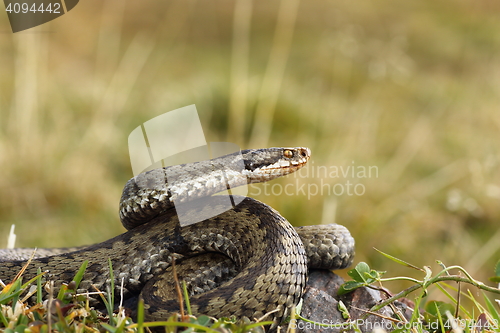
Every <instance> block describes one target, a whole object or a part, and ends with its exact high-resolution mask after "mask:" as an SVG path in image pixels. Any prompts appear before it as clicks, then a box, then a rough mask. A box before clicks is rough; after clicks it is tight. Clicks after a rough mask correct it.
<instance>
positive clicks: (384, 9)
mask: <svg viewBox="0 0 500 333" xmlns="http://www.w3.org/2000/svg"><path fill="white" fill-rule="evenodd" d="M294 6H296V3H295V2H286V3H285V2H283V4H281V5H280V4H279V3H277V2H276V3H260V2H258V3H256V2H252V3H249V2H248V1H245V0H239V1H237V6H235V7H233V6H232V2H229V1H218V2H215V3H213V2H194V1H185V0H182V1H178V0H176V1H171V2H168V4H165V3H163V2H152V1H151V2H128V3H126V2H123V1H118V0H110V1H107V2H105V3H103V2H99V1H94V0H87V1H85V2H81V3H79V4H78V6H77V7H76V8H75V9H74V10H73V11H71V12H70V13H69V14H67V15H64V16H63V17H61V18H59V19H57V20H55V21H53V22H51V23H49V24H47V25H44V26H41V27H38V28H35V29H32V30H29V31H27V32H24V33H18V34H15V35H11V34H9V33H3V34H2V37H1V38H0V49H1V51H0V59H1V61H0V73H2V75H0V88H1V89H0V170H2V173H3V177H1V178H0V235H6V234H7V233H8V230H9V228H10V225H11V224H12V223H15V224H16V226H17V230H16V231H17V232H16V233H17V234H18V235H19V240H18V245H19V246H39V247H44V246H68V245H81V244H88V243H93V242H97V241H102V240H104V239H107V238H109V237H111V236H114V235H116V234H117V233H119V232H121V230H123V229H122V228H121V226H120V225H119V222H118V218H117V206H118V201H119V197H120V191H121V188H122V186H123V184H124V183H125V181H126V180H127V179H128V178H129V177H130V176H131V171H130V167H129V162H128V154H127V147H126V144H127V136H128V133H129V132H130V131H131V130H132V129H133V128H135V127H136V126H138V125H139V124H140V123H142V122H143V121H146V120H148V119H150V118H152V117H154V116H156V115H159V114H161V113H163V112H167V111H170V110H174V109H176V108H179V107H182V106H185V105H189V104H196V105H197V108H198V111H199V113H200V117H201V119H202V122H203V125H204V128H205V131H206V132H205V134H206V136H207V140H208V141H231V142H234V143H237V144H239V145H240V146H241V147H243V148H250V147H252V146H253V145H259V146H299V145H300V146H308V147H310V148H311V149H312V151H313V157H314V158H313V161H312V163H311V165H310V166H309V169H310V170H312V169H315V168H316V169H318V167H319V166H328V167H330V166H339V167H340V166H344V167H345V166H350V165H353V163H352V162H353V161H354V165H356V166H365V167H368V166H376V167H377V168H378V171H379V173H378V177H376V178H375V177H372V178H357V177H354V179H345V178H343V177H339V178H334V177H323V182H324V183H327V184H329V185H330V186H333V185H334V184H336V183H339V184H345V182H346V181H347V180H350V181H351V182H359V183H361V184H363V185H364V187H365V189H366V192H365V193H364V195H361V196H356V195H353V196H349V195H345V194H344V195H340V196H335V195H333V196H327V195H319V194H317V195H311V197H310V199H308V198H307V195H305V196H304V195H303V194H301V193H297V194H296V195H295V194H294V195H291V196H285V195H281V196H277V195H270V196H266V195H260V196H259V198H260V199H262V200H263V201H264V202H266V203H269V204H270V205H272V206H273V207H274V208H276V209H278V210H279V211H280V212H281V213H282V214H283V215H284V216H285V217H287V218H288V219H289V220H290V221H291V222H292V223H293V224H295V225H300V224H316V223H319V222H320V221H325V222H328V221H333V220H334V221H336V222H338V223H342V224H344V225H346V226H348V227H349V228H350V229H351V231H352V233H353V235H354V237H355V238H356V239H357V260H358V261H361V260H363V261H367V262H369V263H370V264H371V266H373V267H374V268H376V269H378V270H389V271H390V272H391V273H392V272H393V273H394V274H395V275H396V274H398V273H399V272H398V271H397V270H398V269H399V268H398V267H392V265H391V263H388V262H387V261H385V260H384V259H383V258H381V257H380V255H378V254H377V253H376V252H375V251H373V250H372V247H374V246H375V247H377V248H379V249H381V250H383V251H384V252H387V253H390V254H393V255H395V256H398V257H400V258H402V259H405V260H407V261H410V262H412V263H414V264H416V265H420V266H421V265H424V264H433V262H434V260H435V259H441V260H443V261H445V262H447V263H449V264H456V265H461V266H463V267H465V268H466V269H467V270H468V271H469V272H470V273H471V274H474V275H475V276H476V277H477V278H479V279H480V280H485V279H486V277H488V276H489V275H491V273H492V268H493V265H494V263H495V262H496V261H497V260H498V258H499V257H500V249H499V247H500V245H499V244H500V241H499V239H500V233H499V232H498V231H497V230H498V221H499V220H500V210H499V208H498V207H499V201H500V186H499V184H500V175H499V172H498V170H499V166H500V152H499V150H500V148H499V144H498V142H499V140H498V139H499V134H498V133H500V113H499V112H498V106H499V97H498V96H500V88H499V87H500V86H499V85H498V82H497V81H498V73H499V72H500V60H499V59H500V58H498V57H497V53H498V51H497V50H498V49H499V48H500V34H499V31H500V23H499V22H498V20H497V17H498V14H499V12H500V5H498V4H497V3H495V2H487V1H481V2H473V1H472V0H471V1H460V2H456V1H453V2H452V1H444V2H439V3H436V2H434V1H430V0H429V1H410V2H404V3H401V2H399V1H394V0H391V1H389V0H387V1H382V2H379V3H377V5H376V6H375V5H374V3H372V2H369V1H361V2H360V3H356V4H353V3H351V2H347V1H337V2H327V3H325V2H323V1H307V2H301V3H300V5H298V7H294ZM248 8H250V9H251V10H252V12H251V14H248ZM233 15H236V17H235V16H233ZM0 27H1V29H2V31H3V32H5V31H8V30H9V26H8V21H7V19H6V15H3V16H2V15H0ZM233 34H234V35H235V36H237V38H236V37H234V38H233ZM296 179H297V178H294V177H293V176H292V177H289V178H288V179H285V180H282V181H281V184H284V183H285V182H292V183H294V184H295V182H296ZM297 181H298V185H299V186H300V184H306V186H307V184H317V185H320V184H321V179H320V178H318V177H313V176H312V175H311V174H309V177H303V178H300V179H298V180H297ZM260 188H261V189H264V187H260ZM310 194H311V193H310ZM68 230H71V231H72V232H71V233H68ZM68 234H71V235H72V236H71V237H68ZM3 238H4V241H5V240H6V237H3ZM0 245H1V244H0ZM387 265H391V266H387ZM405 273H406V274H408V273H407V272H405Z"/></svg>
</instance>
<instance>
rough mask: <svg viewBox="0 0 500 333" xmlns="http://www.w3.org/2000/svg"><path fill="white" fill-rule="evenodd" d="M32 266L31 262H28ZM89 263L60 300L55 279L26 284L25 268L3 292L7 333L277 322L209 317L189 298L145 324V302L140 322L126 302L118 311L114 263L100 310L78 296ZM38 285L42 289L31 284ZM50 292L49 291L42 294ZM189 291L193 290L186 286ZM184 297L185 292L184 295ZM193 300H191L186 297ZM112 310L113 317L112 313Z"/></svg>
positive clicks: (1, 319)
mask: <svg viewBox="0 0 500 333" xmlns="http://www.w3.org/2000/svg"><path fill="white" fill-rule="evenodd" d="M27 265H29V262H28V263H27ZM86 266H87V262H85V263H84V264H83V265H82V266H81V267H80V269H79V271H78V272H77V273H76V274H75V277H74V279H73V281H72V282H71V283H69V284H63V285H62V287H61V288H60V289H59V292H58V295H57V297H55V298H54V296H53V292H54V283H53V281H48V282H46V281H43V282H42V278H43V274H39V275H38V276H36V277H35V278H33V279H31V280H29V281H28V282H26V283H23V282H22V277H23V271H24V269H23V270H21V271H20V273H19V274H18V276H17V277H16V278H15V279H14V281H11V282H10V283H8V284H7V285H5V286H4V287H3V288H2V290H1V291H0V331H2V332H6V333H25V332H34V333H38V332H64V333H79V332H103V331H104V332H110V333H121V332H139V333H142V332H145V331H149V328H155V327H156V328H158V327H162V328H164V330H165V332H169V333H170V332H185V333H189V332H207V333H215V332H220V331H221V330H224V331H229V332H235V333H243V332H251V333H258V332H264V328H263V327H264V326H265V325H270V324H272V321H262V320H261V321H256V322H250V321H248V320H246V321H245V320H238V319H236V318H218V319H217V318H212V317H208V316H204V315H201V316H198V317H195V316H193V315H191V309H190V308H189V302H187V311H188V313H189V315H185V314H184V312H183V311H181V312H180V314H173V315H172V316H171V317H169V318H167V319H166V320H165V321H157V322H145V321H144V303H143V301H142V300H139V303H138V308H137V319H136V321H135V322H134V321H133V320H132V319H131V318H130V317H129V316H127V315H126V311H125V309H124V308H123V307H122V306H121V304H120V306H119V307H118V309H117V311H114V305H115V301H116V299H115V294H114V277H113V269H112V267H111V262H110V280H111V283H110V285H109V286H108V290H107V292H106V293H102V292H99V295H100V296H101V298H102V300H103V303H104V305H105V307H106V312H104V313H103V312H101V311H98V310H95V309H94V308H92V307H90V306H89V301H88V296H87V295H86V294H77V292H76V290H77V289H78V285H79V283H80V281H81V279H82V277H83V274H84V272H85V269H86ZM33 283H36V289H35V290H34V291H32V289H31V288H30V287H31V286H32V284H33ZM42 285H44V286H45V288H44V290H47V288H46V287H47V286H48V290H49V292H48V293H43V292H42V290H43V289H42ZM184 292H185V294H187V289H186V288H185V287H184ZM33 294H35V297H36V299H37V302H36V304H34V305H30V304H28V301H27V300H28V297H29V296H30V295H31V296H33ZM180 297H181V298H182V296H180ZM186 300H187V298H186ZM109 314H111V315H109Z"/></svg>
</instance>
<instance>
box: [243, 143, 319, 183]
mask: <svg viewBox="0 0 500 333" xmlns="http://www.w3.org/2000/svg"><path fill="white" fill-rule="evenodd" d="M241 154H242V156H243V161H244V164H245V170H243V172H244V173H245V174H246V176H247V180H248V183H259V182H263V181H268V180H271V179H274V178H277V177H281V176H284V175H288V174H290V173H292V172H295V171H297V170H299V169H300V168H302V167H303V166H304V165H305V164H306V163H307V161H309V158H310V157H311V150H310V149H309V148H305V147H295V148H266V149H249V150H243V151H242V152H241Z"/></svg>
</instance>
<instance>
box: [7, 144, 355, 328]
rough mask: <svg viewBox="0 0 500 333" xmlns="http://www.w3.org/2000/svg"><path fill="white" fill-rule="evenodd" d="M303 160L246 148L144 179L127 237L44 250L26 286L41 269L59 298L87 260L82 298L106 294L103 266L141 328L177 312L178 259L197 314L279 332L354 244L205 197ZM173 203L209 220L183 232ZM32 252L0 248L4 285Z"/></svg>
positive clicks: (132, 193) (132, 183)
mask: <svg viewBox="0 0 500 333" xmlns="http://www.w3.org/2000/svg"><path fill="white" fill-rule="evenodd" d="M309 157H310V150H309V149H307V148H301V147H299V148H267V149H250V150H243V151H241V153H240V152H238V153H234V154H229V155H225V156H222V157H218V158H216V159H212V160H208V161H202V162H195V163H189V164H183V165H176V166H170V167H166V168H160V169H155V170H151V171H147V172H144V173H142V174H140V175H138V176H137V177H134V178H132V179H130V180H129V181H128V182H127V184H126V186H125V188H124V190H123V194H122V198H121V201H120V218H121V220H122V223H123V225H124V226H125V227H126V228H127V229H129V230H128V231H127V232H125V233H123V234H121V235H119V236H117V237H114V238H112V239H109V240H107V241H104V242H102V243H98V244H94V245H91V246H88V247H84V248H78V249H76V250H74V251H71V252H66V251H68V250H65V249H40V250H38V251H37V252H36V253H35V257H34V259H33V260H32V261H31V263H30V264H29V265H28V267H27V269H26V271H25V272H24V275H23V277H24V281H27V279H28V278H31V277H33V276H35V275H36V272H37V269H38V268H40V269H41V270H42V271H44V272H46V274H45V275H44V279H45V280H46V281H49V280H52V281H54V282H55V287H56V290H57V289H58V288H59V287H60V286H61V284H62V283H69V282H70V281H71V280H72V278H73V277H74V275H75V273H76V272H77V271H78V269H79V268H80V266H81V265H82V263H83V262H84V261H86V260H87V261H88V266H87V269H86V271H85V274H84V277H83V280H82V281H81V283H80V285H79V287H78V292H79V293H84V292H87V291H95V288H97V289H99V290H101V291H104V290H106V286H107V285H108V284H109V283H110V280H109V279H110V274H109V273H110V272H109V265H108V259H109V260H111V263H112V267H113V273H114V277H115V284H114V285H115V286H116V288H117V290H116V292H115V294H117V295H119V293H117V292H119V291H120V290H119V287H120V285H121V283H122V281H123V289H122V292H123V295H124V296H123V297H124V300H125V303H124V304H128V305H129V306H130V307H131V308H132V307H133V306H134V305H135V304H136V302H137V300H138V299H139V297H140V298H142V299H144V304H145V312H146V319H147V320H164V319H166V318H167V317H168V316H169V315H170V314H172V313H173V312H177V311H179V304H178V301H177V296H176V293H175V288H174V278H173V272H172V262H173V261H174V262H175V268H176V271H177V274H178V276H179V278H180V279H183V280H185V281H186V283H187V285H188V290H189V292H190V303H191V308H192V309H193V312H194V313H199V314H207V315H211V316H217V317H220V316H236V317H247V318H250V319H254V318H260V317H262V316H263V315H265V314H266V313H268V312H271V311H274V312H273V313H272V314H271V315H270V318H271V319H273V320H274V322H275V324H273V327H275V326H276V325H277V324H279V323H280V321H281V320H282V319H283V318H285V317H286V316H287V315H288V314H289V311H290V309H291V308H292V306H294V305H296V304H297V303H298V302H299V301H300V298H301V297H302V293H303V290H304V287H305V283H306V280H307V269H308V268H324V269H339V268H344V267H347V266H348V265H350V264H351V262H352V259H353V256H354V240H353V238H352V237H351V235H350V234H349V231H348V230H347V229H346V228H345V227H343V226H340V225H337V224H331V225H321V226H307V227H301V228H294V227H292V226H291V225H290V223H289V222H288V221H287V220H286V219H285V218H284V217H282V216H281V215H280V214H279V213H278V212H277V211H275V210H274V209H273V208H271V207H269V206H268V205H266V204H264V203H262V202H260V201H257V200H255V199H252V198H248V197H238V196H232V197H231V200H236V201H241V202H240V203H239V204H237V205H235V206H233V207H232V208H231V209H229V210H226V211H224V212H223V213H220V214H219V213H218V212H219V211H218V210H217V209H218V208H219V206H221V205H224V200H225V197H224V196H220V195H216V196H211V195H212V194H214V193H218V192H220V191H222V190H225V189H227V188H228V186H229V187H231V188H234V187H235V186H239V185H244V184H248V183H256V182H263V181H267V180H270V179H274V178H277V177H279V176H282V175H286V174H289V173H291V172H294V171H296V170H298V169H300V168H301V167H303V166H304V165H305V164H306V163H307V161H308V160H309ZM221 168H222V169H223V170H224V173H223V175H222V176H221V173H220V172H218V171H220V170H221ZM172 175H175V177H172ZM167 176H168V181H167ZM198 198H203V200H199V199H198ZM174 200H175V205H176V206H175V207H174V204H173V202H174ZM236 201H235V202H236ZM178 204H180V205H187V212H188V214H193V215H194V216H197V215H199V214H201V213H203V214H208V216H213V217H210V218H207V219H205V220H203V221H202V222H199V223H197V224H192V225H189V226H185V227H181V226H180V224H179V220H178V217H177V214H176V209H174V208H179V207H181V206H177V205H178ZM203 216H207V215H203ZM31 252H32V249H11V250H7V249H6V250H0V279H1V280H2V281H3V282H4V283H8V282H11V281H12V279H14V277H15V275H16V274H17V273H18V271H19V270H20V269H21V268H22V267H23V266H24V265H25V264H26V259H27V258H28V257H29V256H30V255H31ZM99 302H100V300H99V298H98V297H96V298H95V299H92V304H93V305H94V306H96V307H101V308H102V304H100V303H99ZM268 319H269V317H268Z"/></svg>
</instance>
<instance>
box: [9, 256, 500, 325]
mask: <svg viewBox="0 0 500 333" xmlns="http://www.w3.org/2000/svg"><path fill="white" fill-rule="evenodd" d="M382 254H383V255H384V256H385V257H386V258H389V259H391V260H392V261H394V262H396V263H398V264H400V265H401V266H403V267H406V268H410V269H414V270H416V271H417V273H418V274H419V275H421V276H420V277H419V278H415V277H408V276H402V277H390V278H383V276H384V275H386V272H381V271H377V270H374V269H372V268H370V266H369V265H368V264H366V263H364V262H361V263H358V264H357V265H356V267H355V268H353V269H351V270H350V271H349V272H348V275H349V276H350V277H351V278H352V280H350V281H347V282H345V283H344V284H343V285H342V286H341V288H340V290H339V295H344V294H347V293H349V292H351V291H353V290H355V289H357V288H360V287H368V288H373V289H376V290H380V291H381V292H383V293H385V294H386V297H385V299H384V300H383V301H381V302H378V303H377V304H376V305H375V306H373V307H372V308H371V309H370V310H369V311H367V313H366V315H369V314H375V315H377V316H382V315H379V314H377V313H376V312H377V311H378V310H380V309H381V308H383V307H385V306H392V305H393V302H395V301H397V300H400V299H401V298H406V299H408V300H410V302H412V301H413V303H412V304H413V306H411V305H409V309H408V310H409V313H410V314H411V316H410V318H408V317H406V316H405V315H403V314H402V313H401V312H400V311H394V313H395V315H394V317H392V318H389V317H385V316H382V317H383V318H385V319H386V320H390V321H391V323H392V325H393V327H392V329H390V331H397V332H449V331H450V330H452V331H453V332H455V333H458V332H466V333H468V332H477V331H485V332H500V313H499V311H500V306H499V303H498V299H495V300H494V301H492V300H491V298H492V297H493V298H495V297H498V295H500V289H499V288H498V287H492V286H489V285H487V284H485V283H483V282H481V281H477V280H475V279H474V278H473V277H472V276H471V275H470V274H469V273H468V272H467V271H466V270H465V269H464V268H462V267H460V266H450V267H446V266H445V265H444V264H442V263H439V264H440V266H441V267H442V269H441V270H440V271H439V272H438V273H434V272H433V271H432V270H431V269H430V268H429V267H428V266H425V267H423V268H419V267H417V266H415V265H413V264H410V263H407V262H405V261H403V260H401V259H398V258H395V257H393V256H391V255H388V254H385V253H382ZM27 265H29V262H28V263H27ZM110 265H111V263H110ZM85 269H86V263H84V264H83V265H82V267H81V268H80V270H79V271H78V272H77V273H76V275H75V277H74V279H73V281H72V282H71V283H69V284H67V285H66V284H64V285H63V286H62V288H60V290H59V292H58V295H57V297H56V298H54V297H53V292H54V283H53V282H51V281H48V282H45V281H44V282H42V278H43V274H39V275H38V276H36V277H34V278H32V279H31V280H30V281H28V282H26V283H23V282H22V278H23V270H24V269H23V270H21V272H20V273H19V274H18V276H17V277H16V278H15V279H14V281H11V282H10V283H8V284H7V285H6V286H4V287H3V290H1V292H0V330H2V331H5V332H7V333H14V332H19V333H21V332H51V331H54V332H64V333H73V332H102V331H106V332H113V333H121V332H144V331H145V330H146V331H147V330H148V329H149V328H158V327H162V328H164V329H165V332H185V333H189V332H208V333H212V332H220V331H221V330H223V331H227V332H234V333H244V332H253V333H256V332H264V326H265V325H270V324H272V321H262V320H259V321H257V322H249V321H243V320H237V319H236V318H212V317H208V316H204V315H199V316H197V317H196V316H193V315H192V314H191V309H190V305H189V298H188V297H187V289H186V287H185V284H184V288H183V289H184V297H183V296H181V292H180V290H179V292H178V294H179V298H180V302H179V303H180V304H183V302H182V299H183V298H184V300H185V301H186V310H187V313H188V314H184V311H180V314H174V315H172V316H171V317H169V318H168V319H167V320H165V321H158V322H145V321H144V303H143V302H142V300H139V304H138V308H137V318H136V321H135V322H134V321H133V320H132V319H131V318H130V317H128V316H127V315H126V311H125V309H124V308H123V307H122V306H121V303H120V306H119V307H118V309H117V310H116V311H114V310H113V309H114V305H115V304H116V299H115V293H114V282H113V281H114V277H113V273H112V272H113V269H112V267H110V279H111V281H112V282H111V284H110V285H109V286H108V288H107V289H108V290H107V292H106V293H105V295H104V294H103V293H101V294H100V296H101V298H102V300H103V303H104V305H105V307H106V310H107V311H106V313H102V312H100V311H96V310H94V309H93V308H91V307H89V302H88V298H87V297H88V296H86V294H77V293H76V290H77V289H78V284H79V282H80V281H81V279H82V277H83V274H84V272H85ZM491 280H492V282H496V283H498V282H500V262H499V263H498V264H497V266H496V269H495V276H494V277H492V278H491ZM394 281H409V282H411V283H412V286H411V287H409V288H406V289H404V290H402V291H400V292H398V293H396V294H390V293H389V292H388V291H387V285H388V284H391V283H392V282H394ZM177 282H178V281H177ZM34 283H36V288H35V289H34V290H33V289H32V288H30V286H31V285H34ZM42 285H44V288H43V289H42ZM47 286H49V288H48V290H49V291H48V293H42V290H47ZM470 288H473V289H470ZM433 289H434V290H437V291H438V292H439V293H440V294H441V295H442V296H444V298H445V299H446V301H436V300H434V299H433V298H432V297H430V296H429V295H430V294H431V291H432V290H433ZM478 291H481V293H482V294H481V293H478ZM33 294H34V295H35V296H36V299H37V303H36V304H35V305H28V303H27V299H28V297H29V296H28V295H31V296H33ZM464 300H465V302H464ZM339 303H340V304H342V302H339ZM407 303H408V302H407ZM393 309H396V307H393ZM181 310H182V309H181ZM339 310H341V311H342V309H339ZM407 312H408V311H407ZM344 313H345V316H344V319H345V322H343V323H338V324H331V325H327V324H323V323H315V322H313V321H311V320H309V319H307V318H304V317H302V316H301V315H300V314H299V313H296V312H295V309H293V311H292V315H291V321H290V328H291V329H294V328H296V327H297V322H296V321H297V320H302V321H305V322H308V323H311V324H314V325H315V326H314V327H319V326H321V327H326V328H328V327H330V328H333V327H336V328H346V329H352V330H355V331H357V332H360V330H361V327H360V325H363V324H362V323H363V322H362V320H363V319H364V318H363V317H361V318H351V317H350V315H349V312H348V310H347V309H345V306H344ZM109 314H111V315H109Z"/></svg>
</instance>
